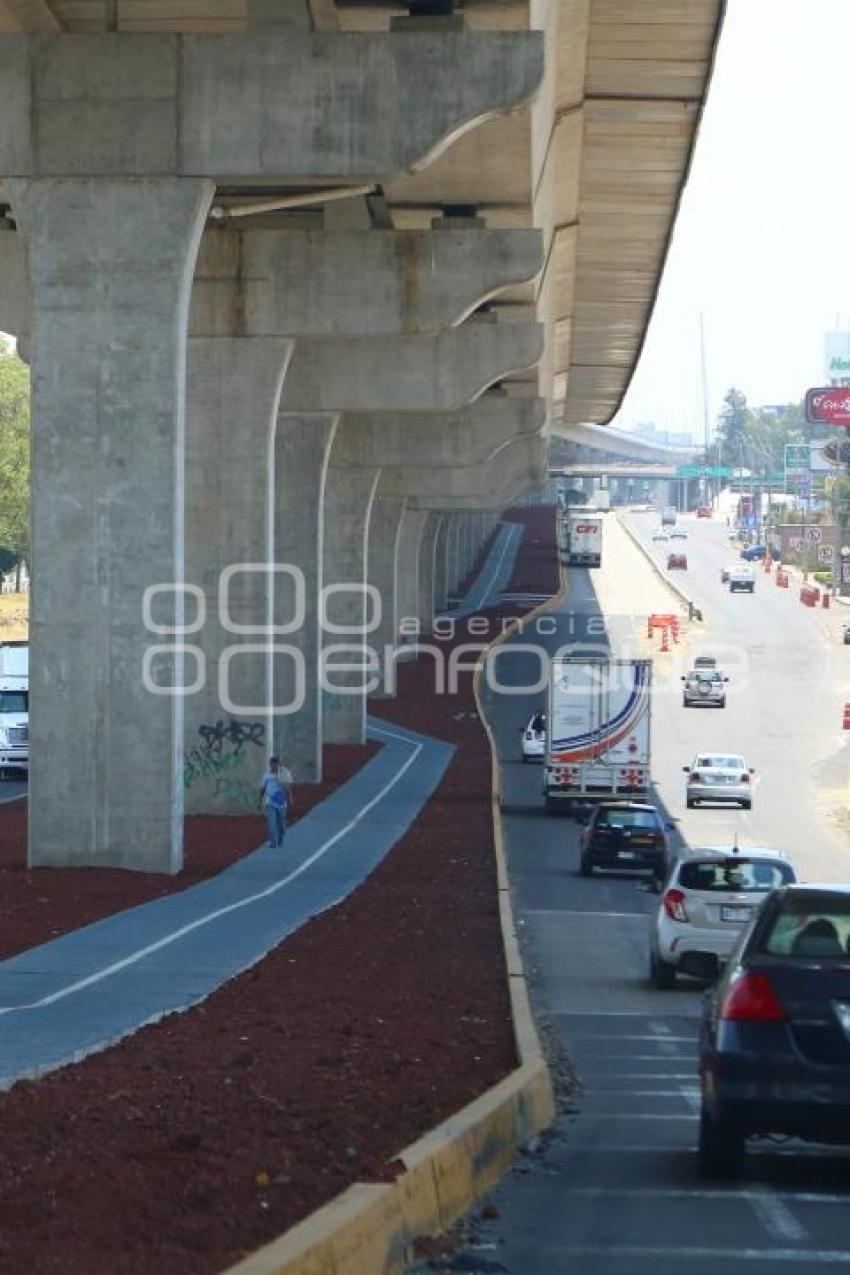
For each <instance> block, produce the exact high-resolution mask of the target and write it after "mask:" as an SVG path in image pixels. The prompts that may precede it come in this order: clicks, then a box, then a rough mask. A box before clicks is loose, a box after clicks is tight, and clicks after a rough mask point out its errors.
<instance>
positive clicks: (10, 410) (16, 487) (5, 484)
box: [0, 347, 30, 570]
mask: <svg viewBox="0 0 850 1275" xmlns="http://www.w3.org/2000/svg"><path fill="white" fill-rule="evenodd" d="M29 516H30V376H29V368H28V367H27V366H26V364H25V363H22V362H21V360H20V359H19V358H18V356H17V354H14V353H12V352H11V351H10V350H7V349H3V348H2V347H0V545H2V546H4V547H5V548H6V549H7V550H8V551H9V552H10V553H11V554H12V555H13V558H14V561H17V560H19V559H20V558H26V557H28V555H29ZM8 569H9V568H8V567H3V566H0V570H8Z"/></svg>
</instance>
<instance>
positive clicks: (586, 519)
mask: <svg viewBox="0 0 850 1275" xmlns="http://www.w3.org/2000/svg"><path fill="white" fill-rule="evenodd" d="M567 562H568V564H569V565H570V566H571V567H601V566H602V515H601V514H596V513H588V512H587V510H575V511H573V510H571V511H570V514H569V548H568V551H567Z"/></svg>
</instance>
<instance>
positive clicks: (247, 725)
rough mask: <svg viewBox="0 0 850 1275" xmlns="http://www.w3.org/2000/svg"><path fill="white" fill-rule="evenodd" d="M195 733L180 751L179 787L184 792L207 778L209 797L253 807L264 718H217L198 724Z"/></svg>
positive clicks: (257, 780)
mask: <svg viewBox="0 0 850 1275" xmlns="http://www.w3.org/2000/svg"><path fill="white" fill-rule="evenodd" d="M198 736H199V738H200V743H199V744H198V745H197V746H196V747H195V748H189V749H187V750H186V752H185V753H184V754H183V787H184V788H185V789H186V791H187V792H188V791H189V789H191V788H195V787H196V786H197V785H198V784H199V783H202V782H203V781H204V780H209V781H211V783H212V793H211V796H212V798H213V800H216V801H222V802H226V803H227V804H228V805H229V806H238V807H240V808H242V809H245V810H253V809H254V808H255V807H256V804H257V786H258V783H259V773H260V768H261V765H262V760H263V757H262V749H263V747H264V745H265V742H266V726H265V722H237V721H236V720H235V719H233V718H231V719H230V721H229V722H224V721H221V720H219V721H217V722H214V723H212V724H211V725H209V724H204V725H201V726H199V727H198ZM249 773H250V774H251V776H252V777H251V778H248V774H249ZM255 780H256V782H255Z"/></svg>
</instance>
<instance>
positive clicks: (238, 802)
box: [213, 775, 257, 813]
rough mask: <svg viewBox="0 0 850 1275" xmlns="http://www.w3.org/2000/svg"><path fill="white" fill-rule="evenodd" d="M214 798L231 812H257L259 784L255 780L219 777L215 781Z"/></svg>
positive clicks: (226, 776)
mask: <svg viewBox="0 0 850 1275" xmlns="http://www.w3.org/2000/svg"><path fill="white" fill-rule="evenodd" d="M213 797H214V799H215V800H216V801H221V802H223V803H224V804H225V805H226V806H227V807H228V809H229V810H249V811H251V812H252V813H256V810H257V783H256V781H255V780H253V779H236V778H233V777H231V776H229V775H219V776H218V777H217V778H216V781H215V788H214V789H213Z"/></svg>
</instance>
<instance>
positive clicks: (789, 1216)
mask: <svg viewBox="0 0 850 1275" xmlns="http://www.w3.org/2000/svg"><path fill="white" fill-rule="evenodd" d="M747 1200H748V1201H749V1203H750V1204H751V1205H752V1208H753V1212H754V1213H755V1215H756V1217H757V1218H758V1219H759V1221H760V1222H761V1223H762V1225H763V1226H764V1229H765V1230H766V1231H767V1233H768V1235H770V1237H771V1238H772V1239H775V1240H785V1241H787V1242H788V1243H790V1244H806V1243H807V1242H808V1239H809V1233H808V1231H807V1230H806V1228H805V1227H804V1226H802V1225H801V1223H800V1222H798V1221H797V1219H796V1218H795V1216H794V1214H793V1213H792V1212H791V1210H790V1209H789V1208H787V1207H786V1205H784V1204H783V1203H782V1201H781V1200H780V1199H779V1198H778V1196H776V1195H775V1194H774V1193H773V1191H771V1190H770V1188H769V1187H764V1188H763V1189H762V1190H758V1191H750V1192H749V1194H748V1195H747Z"/></svg>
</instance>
